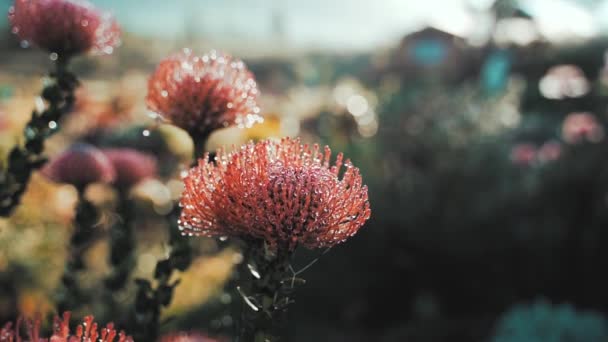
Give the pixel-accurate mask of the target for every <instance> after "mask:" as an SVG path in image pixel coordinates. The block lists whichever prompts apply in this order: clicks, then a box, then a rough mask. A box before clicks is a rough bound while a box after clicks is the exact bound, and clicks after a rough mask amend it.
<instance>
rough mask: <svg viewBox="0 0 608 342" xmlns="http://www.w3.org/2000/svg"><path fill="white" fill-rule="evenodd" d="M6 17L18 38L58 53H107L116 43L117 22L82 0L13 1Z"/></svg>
mask: <svg viewBox="0 0 608 342" xmlns="http://www.w3.org/2000/svg"><path fill="white" fill-rule="evenodd" d="M8 17H9V21H10V23H11V26H12V31H13V33H15V34H16V35H17V36H18V37H19V38H20V39H22V40H24V41H28V42H30V43H33V44H34V45H36V46H38V47H40V48H42V49H45V50H48V51H49V52H55V53H57V54H58V55H59V56H65V57H70V56H73V55H77V54H81V53H86V52H89V51H91V52H93V53H98V54H110V53H112V51H113V50H114V48H115V47H116V46H118V45H119V44H120V28H119V26H118V23H117V22H116V21H115V20H114V18H113V17H112V16H110V15H109V14H108V13H105V12H102V11H100V10H99V9H97V8H95V7H94V6H93V5H92V4H91V3H89V2H88V1H85V0H15V4H14V6H12V7H11V8H10V10H9V16H8Z"/></svg>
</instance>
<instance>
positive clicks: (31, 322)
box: [0, 312, 133, 342]
mask: <svg viewBox="0 0 608 342" xmlns="http://www.w3.org/2000/svg"><path fill="white" fill-rule="evenodd" d="M21 324H25V331H26V333H27V338H28V340H24V339H23V338H22V337H21ZM69 324H70V312H65V313H64V314H63V318H59V317H58V316H55V320H54V322H53V335H52V336H51V337H50V338H42V337H41V336H40V326H41V319H40V317H36V318H34V319H23V318H19V319H18V320H17V322H16V324H15V325H14V326H13V323H12V322H9V323H6V324H5V325H4V327H2V328H1V329H0V342H4V341H6V342H19V341H30V342H34V341H35V342H43V341H44V342H49V341H50V342H81V341H98V342H133V339H132V338H131V337H130V336H127V335H125V333H124V332H123V331H121V332H117V331H116V330H115V329H114V324H112V323H108V324H107V325H106V327H105V328H101V329H99V327H98V325H97V323H95V322H94V321H93V316H86V317H85V318H84V322H83V323H82V324H80V325H78V326H77V327H76V330H75V331H72V332H71V331H70V325H69Z"/></svg>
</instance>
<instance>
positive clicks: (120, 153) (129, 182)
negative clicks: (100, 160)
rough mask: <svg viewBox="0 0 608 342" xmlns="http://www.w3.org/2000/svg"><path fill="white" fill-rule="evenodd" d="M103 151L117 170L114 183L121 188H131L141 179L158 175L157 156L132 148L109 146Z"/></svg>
mask: <svg viewBox="0 0 608 342" xmlns="http://www.w3.org/2000/svg"><path fill="white" fill-rule="evenodd" d="M102 152H103V153H104V154H105V156H106V157H107V158H108V159H109V160H110V163H112V165H113V167H114V170H115V171H116V178H115V179H114V184H116V186H118V187H119V188H130V187H131V186H133V185H135V184H137V183H139V182H140V181H142V180H144V179H147V178H152V177H154V176H156V174H157V170H158V165H157V162H156V158H154V157H153V156H151V155H149V154H145V153H142V152H139V151H137V150H135V149H132V148H109V149H103V150H102Z"/></svg>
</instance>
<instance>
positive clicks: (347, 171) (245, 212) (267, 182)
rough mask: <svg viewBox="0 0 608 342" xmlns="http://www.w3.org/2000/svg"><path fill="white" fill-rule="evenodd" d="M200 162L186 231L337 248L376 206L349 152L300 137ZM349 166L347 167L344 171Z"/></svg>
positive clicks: (188, 199)
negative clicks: (347, 157)
mask: <svg viewBox="0 0 608 342" xmlns="http://www.w3.org/2000/svg"><path fill="white" fill-rule="evenodd" d="M207 159H208V156H206V155H205V156H204V157H203V158H202V159H199V164H198V166H195V167H193V168H192V169H190V171H189V172H188V174H187V176H186V177H185V178H184V186H185V190H184V192H183V194H182V198H181V202H180V205H181V206H182V208H183V209H182V214H181V217H180V220H179V225H180V229H182V232H183V233H184V234H188V235H200V236H210V237H214V236H216V237H217V236H233V237H240V238H243V239H245V240H247V239H255V240H263V241H265V242H266V243H267V244H268V246H269V247H270V248H279V249H282V250H285V249H287V250H293V249H295V248H296V247H297V246H298V245H303V246H305V247H307V248H310V249H314V248H324V247H332V246H334V245H337V244H339V243H341V242H344V241H345V240H346V239H348V238H349V237H351V236H353V235H355V234H356V233H357V231H358V230H359V228H361V226H363V224H364V223H365V221H367V219H369V217H370V214H371V210H370V206H369V201H368V194H367V186H365V185H363V181H362V179H361V174H360V173H359V170H358V169H357V168H356V167H354V166H353V165H352V163H351V162H350V161H349V160H347V161H346V162H345V163H344V164H343V163H342V160H343V157H342V154H338V157H337V159H336V161H335V163H334V164H333V165H330V159H331V150H330V149H329V147H325V150H324V152H323V153H322V152H320V151H319V147H318V146H317V145H315V146H314V147H313V148H310V147H309V146H308V145H302V144H301V143H300V140H299V139H289V138H284V139H282V140H281V141H280V142H276V141H270V140H266V141H263V142H259V143H257V144H254V143H249V144H247V145H244V146H242V147H241V148H240V149H237V150H235V151H234V152H231V153H225V152H223V151H218V154H217V159H216V161H217V162H216V163H210V162H207ZM343 167H344V169H343Z"/></svg>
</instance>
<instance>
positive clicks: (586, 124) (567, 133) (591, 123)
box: [562, 112, 604, 144]
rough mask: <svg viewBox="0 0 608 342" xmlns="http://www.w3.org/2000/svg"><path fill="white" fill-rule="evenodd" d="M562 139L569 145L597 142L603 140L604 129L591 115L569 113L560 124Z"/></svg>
mask: <svg viewBox="0 0 608 342" xmlns="http://www.w3.org/2000/svg"><path fill="white" fill-rule="evenodd" d="M562 138H563V139H564V141H566V142H567V143H569V144H576V143H580V142H583V141H585V140H586V141H589V142H599V141H601V140H602V139H603V138H604V128H603V127H602V126H601V125H600V123H599V122H598V121H597V119H596V118H595V116H594V115H593V114H591V113H586V112H583V113H571V114H568V116H566V119H564V122H563V124H562Z"/></svg>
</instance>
